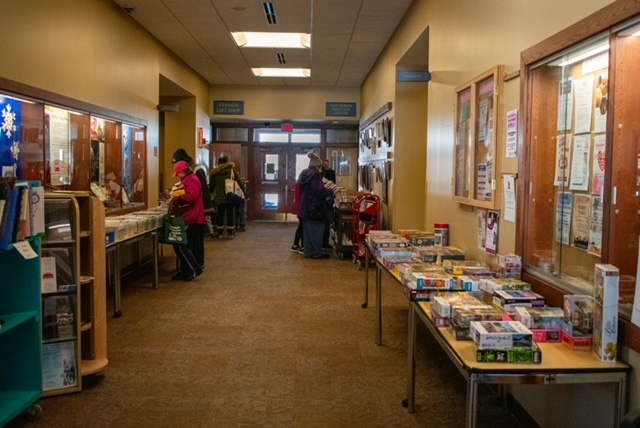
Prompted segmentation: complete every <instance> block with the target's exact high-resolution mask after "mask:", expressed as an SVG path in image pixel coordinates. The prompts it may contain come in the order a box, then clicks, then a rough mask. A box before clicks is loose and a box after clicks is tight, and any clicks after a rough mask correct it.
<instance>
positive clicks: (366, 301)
mask: <svg viewBox="0 0 640 428" xmlns="http://www.w3.org/2000/svg"><path fill="white" fill-rule="evenodd" d="M363 270H364V303H363V304H362V307H363V308H366V307H367V306H369V248H368V247H367V246H366V245H365V247H364V269H363Z"/></svg>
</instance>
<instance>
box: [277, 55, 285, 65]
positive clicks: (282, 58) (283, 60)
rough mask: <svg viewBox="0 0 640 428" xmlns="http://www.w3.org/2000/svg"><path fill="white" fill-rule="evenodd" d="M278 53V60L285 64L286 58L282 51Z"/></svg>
mask: <svg viewBox="0 0 640 428" xmlns="http://www.w3.org/2000/svg"><path fill="white" fill-rule="evenodd" d="M277 55H278V62H279V63H280V64H285V63H286V62H287V60H286V59H285V58H284V54H283V53H279V54H277Z"/></svg>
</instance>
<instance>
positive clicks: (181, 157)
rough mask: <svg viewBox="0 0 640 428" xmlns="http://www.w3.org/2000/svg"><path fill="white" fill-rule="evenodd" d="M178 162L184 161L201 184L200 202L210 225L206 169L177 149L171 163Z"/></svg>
mask: <svg viewBox="0 0 640 428" xmlns="http://www.w3.org/2000/svg"><path fill="white" fill-rule="evenodd" d="M178 161H185V162H186V163H187V164H189V168H191V171H193V172H194V173H195V174H196V176H197V177H198V179H200V184H202V202H203V203H204V213H205V216H206V218H207V220H208V222H207V223H209V222H211V223H212V222H213V219H212V218H211V217H213V201H212V200H211V193H209V184H208V174H207V169H206V168H205V167H204V166H202V165H197V164H196V163H195V161H194V160H193V158H192V157H191V156H189V153H187V151H186V150H185V149H178V150H176V151H175V153H174V154H173V157H172V159H171V163H172V164H173V165H175V164H176V162H178ZM211 232H213V229H212V230H210V233H211Z"/></svg>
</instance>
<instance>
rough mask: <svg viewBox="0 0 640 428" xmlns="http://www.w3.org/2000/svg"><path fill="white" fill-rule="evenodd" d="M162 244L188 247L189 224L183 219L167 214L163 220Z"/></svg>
mask: <svg viewBox="0 0 640 428" xmlns="http://www.w3.org/2000/svg"><path fill="white" fill-rule="evenodd" d="M160 242H162V243H163V244H172V245H187V244H188V241H187V223H186V222H185V221H184V218H182V217H176V216H174V215H171V214H165V215H164V219H163V220H162V233H161V234H160Z"/></svg>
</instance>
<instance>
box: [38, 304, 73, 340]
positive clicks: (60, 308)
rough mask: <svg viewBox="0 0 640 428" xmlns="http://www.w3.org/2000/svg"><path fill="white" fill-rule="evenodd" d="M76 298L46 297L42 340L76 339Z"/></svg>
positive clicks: (43, 311)
mask: <svg viewBox="0 0 640 428" xmlns="http://www.w3.org/2000/svg"><path fill="white" fill-rule="evenodd" d="M75 320H76V297H75V296H74V295H67V296H45V297H43V299H42V339H43V340H44V341H50V340H63V339H75V337H76V321H75Z"/></svg>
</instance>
